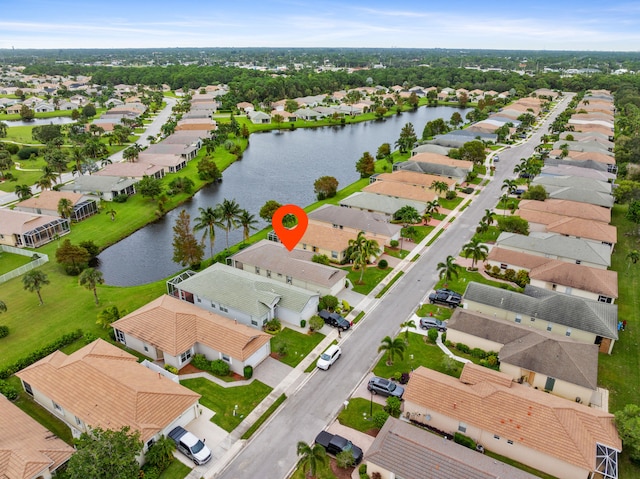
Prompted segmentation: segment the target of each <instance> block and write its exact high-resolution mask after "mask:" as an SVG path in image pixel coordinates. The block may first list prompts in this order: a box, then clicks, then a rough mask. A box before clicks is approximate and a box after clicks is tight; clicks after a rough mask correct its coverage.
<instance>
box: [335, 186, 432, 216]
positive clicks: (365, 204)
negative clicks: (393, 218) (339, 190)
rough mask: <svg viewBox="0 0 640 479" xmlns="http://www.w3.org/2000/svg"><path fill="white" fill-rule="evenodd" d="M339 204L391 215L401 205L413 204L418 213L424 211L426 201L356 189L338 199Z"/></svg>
mask: <svg viewBox="0 0 640 479" xmlns="http://www.w3.org/2000/svg"><path fill="white" fill-rule="evenodd" d="M340 205H345V206H349V207H353V208H362V209H364V210H369V211H379V212H381V213H385V214H388V215H392V214H393V213H395V212H396V211H398V210H399V209H400V208H402V207H403V206H407V205H408V206H413V207H414V208H415V209H416V210H418V213H421V214H422V212H424V210H425V208H426V203H423V202H420V201H414V200H406V199H401V198H392V197H390V196H386V195H378V194H375V193H365V192H364V191H358V192H356V193H353V194H352V195H350V196H347V197H346V198H344V199H343V200H341V201H340Z"/></svg>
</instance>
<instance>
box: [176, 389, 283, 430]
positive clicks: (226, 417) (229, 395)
mask: <svg viewBox="0 0 640 479" xmlns="http://www.w3.org/2000/svg"><path fill="white" fill-rule="evenodd" d="M180 384H182V385H183V386H186V387H188V388H189V389H191V390H192V391H195V392H197V393H198V394H201V395H202V397H201V398H200V403H201V404H202V405H203V406H205V407H208V408H209V409H211V410H212V411H215V413H216V414H215V415H214V416H213V418H212V419H211V422H213V423H214V424H217V425H218V426H220V427H221V428H222V429H224V430H225V431H227V432H231V431H233V430H234V429H235V428H236V427H237V426H238V424H240V423H241V422H242V420H243V419H244V418H245V417H246V416H247V414H249V413H250V412H251V411H253V410H254V409H255V407H256V406H257V405H258V404H260V402H262V400H263V399H264V398H266V397H267V396H268V395H269V393H270V392H271V388H270V387H269V386H267V385H266V384H263V383H261V382H260V381H257V380H254V381H253V382H252V383H251V384H249V385H248V386H235V387H228V388H223V387H222V386H218V385H217V384H215V383H213V382H211V381H209V380H208V379H205V378H195V379H185V380H182V381H180ZM236 405H237V406H238V408H237V409H235V406H236ZM234 411H235V415H234Z"/></svg>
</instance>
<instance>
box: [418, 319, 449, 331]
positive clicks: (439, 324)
mask: <svg viewBox="0 0 640 479" xmlns="http://www.w3.org/2000/svg"><path fill="white" fill-rule="evenodd" d="M420 327H421V328H422V329H434V328H437V329H438V331H440V332H442V333H444V332H445V331H446V330H447V323H445V322H444V321H440V320H439V319H436V318H432V317H427V318H420Z"/></svg>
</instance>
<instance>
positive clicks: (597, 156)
mask: <svg viewBox="0 0 640 479" xmlns="http://www.w3.org/2000/svg"><path fill="white" fill-rule="evenodd" d="M561 153H562V151H560V150H551V151H550V152H549V154H550V155H551V156H560V155H561ZM564 159H565V160H592V161H597V162H598V163H604V164H606V165H615V164H616V159H615V157H612V156H609V155H605V154H604V153H598V152H594V151H571V150H569V154H568V155H567V156H566V157H565V158H564Z"/></svg>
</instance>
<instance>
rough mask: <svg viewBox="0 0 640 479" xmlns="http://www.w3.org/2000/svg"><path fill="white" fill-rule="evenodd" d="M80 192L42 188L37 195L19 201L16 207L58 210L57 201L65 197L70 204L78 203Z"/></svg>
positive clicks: (80, 197)
mask: <svg viewBox="0 0 640 479" xmlns="http://www.w3.org/2000/svg"><path fill="white" fill-rule="evenodd" d="M83 196H84V195H82V194H81V193H73V192H72V191H50V190H44V191H43V192H42V193H40V194H39V195H38V196H32V197H31V198H27V199H26V200H24V201H21V202H20V203H18V204H17V205H16V207H18V206H19V207H23V208H40V209H41V210H53V211H57V210H58V202H59V201H60V200H61V199H62V198H66V199H68V200H70V201H71V203H72V204H74V205H75V204H76V203H78V202H79V201H80V200H81V199H82V197H83Z"/></svg>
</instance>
